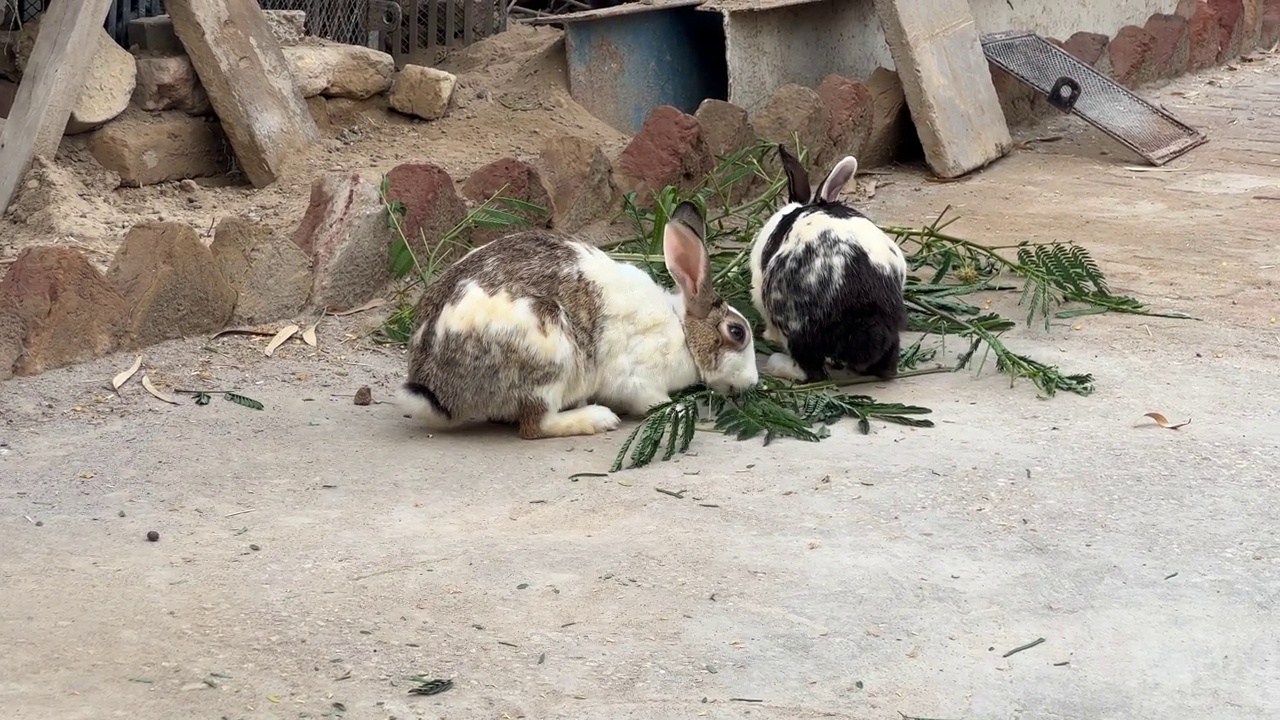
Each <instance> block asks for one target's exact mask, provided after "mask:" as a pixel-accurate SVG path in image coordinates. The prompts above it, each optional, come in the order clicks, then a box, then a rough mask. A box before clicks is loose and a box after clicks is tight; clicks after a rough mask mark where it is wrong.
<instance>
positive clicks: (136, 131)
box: [89, 110, 231, 187]
mask: <svg viewBox="0 0 1280 720" xmlns="http://www.w3.org/2000/svg"><path fill="white" fill-rule="evenodd" d="M227 150H228V144H227V139H226V136H225V135H224V134H223V132H222V128H221V126H220V125H219V124H218V123H217V122H215V121H213V120H209V119H205V118H202V117H193V116H191V115H188V114H186V113H182V112H172V111H171V112H163V113H140V112H138V111H137V110H133V111H130V113H129V114H126V115H125V116H124V117H121V118H120V119H119V120H117V121H116V122H113V123H111V124H110V125H108V126H106V127H104V128H102V129H101V130H98V131H96V132H94V134H93V135H92V136H90V138H89V152H90V153H92V154H93V157H94V158H95V159H97V161H98V162H99V163H101V164H102V166H103V167H105V168H107V169H108V170H111V171H113V172H115V173H117V174H119V176H120V184H122V185H127V186H131V187H142V186H144V185H155V184H157V183H162V182H169V181H172V180H183V179H187V178H198V177H211V176H214V175H221V174H223V173H226V172H228V171H229V170H230V169H231V161H230V156H229V154H228V152H227Z"/></svg>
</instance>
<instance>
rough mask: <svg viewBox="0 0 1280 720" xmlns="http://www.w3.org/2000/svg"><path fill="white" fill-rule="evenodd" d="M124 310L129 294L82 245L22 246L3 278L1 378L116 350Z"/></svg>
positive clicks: (0, 299) (0, 286)
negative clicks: (88, 257)
mask: <svg viewBox="0 0 1280 720" xmlns="http://www.w3.org/2000/svg"><path fill="white" fill-rule="evenodd" d="M125 310H126V304H125V299H124V298H123V297H121V295H120V293H119V292H117V291H116V289H115V288H114V287H112V286H111V283H109V282H107V280H106V279H105V278H103V277H102V275H101V273H99V272H98V270H97V269H96V268H94V267H93V266H92V265H90V264H89V261H88V260H86V259H85V257H84V256H83V255H81V254H80V251H79V250H73V249H71V248H61V247H34V248H27V249H26V250H23V251H22V253H20V254H19V255H18V257H17V259H16V260H15V261H14V262H13V264H12V265H10V266H9V271H8V272H7V273H5V276H4V279H3V280H0V378H5V377H9V376H10V375H36V374H39V373H42V372H44V371H46V370H50V369H53V368H58V367H64V366H66V365H71V364H73V363H77V362H82V361H85V360H90V359H92V358H95V357H100V356H102V355H105V354H107V353H108V352H111V351H112V350H115V349H116V347H117V346H118V345H119V343H120V341H121V339H122V337H123V335H124V332H125V319H126V315H125ZM14 338H17V341H16V342H15V340H14Z"/></svg>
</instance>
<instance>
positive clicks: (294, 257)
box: [209, 216, 311, 325]
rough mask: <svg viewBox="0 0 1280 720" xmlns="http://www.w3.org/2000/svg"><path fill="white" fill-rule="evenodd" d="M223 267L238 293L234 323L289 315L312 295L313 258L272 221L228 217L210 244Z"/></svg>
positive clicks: (232, 287) (224, 272)
mask: <svg viewBox="0 0 1280 720" xmlns="http://www.w3.org/2000/svg"><path fill="white" fill-rule="evenodd" d="M209 251H210V252H211V253H213V259H214V261H215V262H217V264H218V269H219V270H220V271H221V272H222V276H223V277H224V278H226V280H227V283H228V284H229V285H230V286H231V289H232V290H235V291H236V305H235V311H234V313H233V314H232V318H231V321H232V322H233V323H235V324H237V325H255V324H258V323H264V322H270V321H272V320H279V319H281V318H285V317H289V316H291V315H293V314H294V313H296V312H297V311H298V310H300V309H301V308H302V306H303V305H305V304H306V302H307V297H308V296H309V295H310V294H311V258H309V257H307V254H306V253H305V252H303V251H302V248H300V247H298V246H297V245H296V244H294V243H293V242H292V241H290V240H289V238H286V237H284V236H282V235H280V234H278V233H276V232H275V231H274V230H272V229H271V228H270V227H268V226H267V225H265V224H263V223H260V222H254V221H252V220H245V219H244V218H239V217H235V216H229V217H225V218H223V219H222V220H221V221H220V222H219V223H218V227H217V229H215V230H214V232H213V244H212V245H210V246H209Z"/></svg>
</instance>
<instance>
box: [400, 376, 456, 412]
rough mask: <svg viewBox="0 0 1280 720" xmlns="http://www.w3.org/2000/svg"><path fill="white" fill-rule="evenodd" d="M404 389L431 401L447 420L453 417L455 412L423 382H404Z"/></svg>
mask: <svg viewBox="0 0 1280 720" xmlns="http://www.w3.org/2000/svg"><path fill="white" fill-rule="evenodd" d="M404 389H405V390H408V391H409V392H411V393H413V394H414V395H417V396H418V397H420V398H422V399H423V400H426V401H427V402H429V403H431V407H433V408H435V410H436V412H438V413H440V414H441V415H443V416H444V417H445V419H446V420H452V419H453V413H451V412H449V408H447V407H445V406H444V405H442V404H441V403H440V398H438V397H436V394H435V392H433V391H432V390H431V388H429V387H427V386H426V385H423V384H422V383H416V382H413V381H409V382H407V383H405V384H404Z"/></svg>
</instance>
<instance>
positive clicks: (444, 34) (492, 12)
mask: <svg viewBox="0 0 1280 720" xmlns="http://www.w3.org/2000/svg"><path fill="white" fill-rule="evenodd" d="M401 6H402V10H403V13H402V20H401V22H400V26H399V28H398V29H397V30H396V31H395V32H394V33H393V34H392V37H391V44H392V49H391V53H392V54H393V55H395V56H396V60H397V62H400V63H404V62H410V63H420V64H424V65H431V64H434V63H435V62H436V60H437V57H438V54H439V52H440V51H441V50H444V49H448V48H455V47H463V46H466V45H470V44H472V43H474V42H476V41H478V40H483V39H484V38H487V37H489V36H491V35H496V34H498V33H500V32H502V31H503V30H506V29H507V11H508V5H507V0H401Z"/></svg>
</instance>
